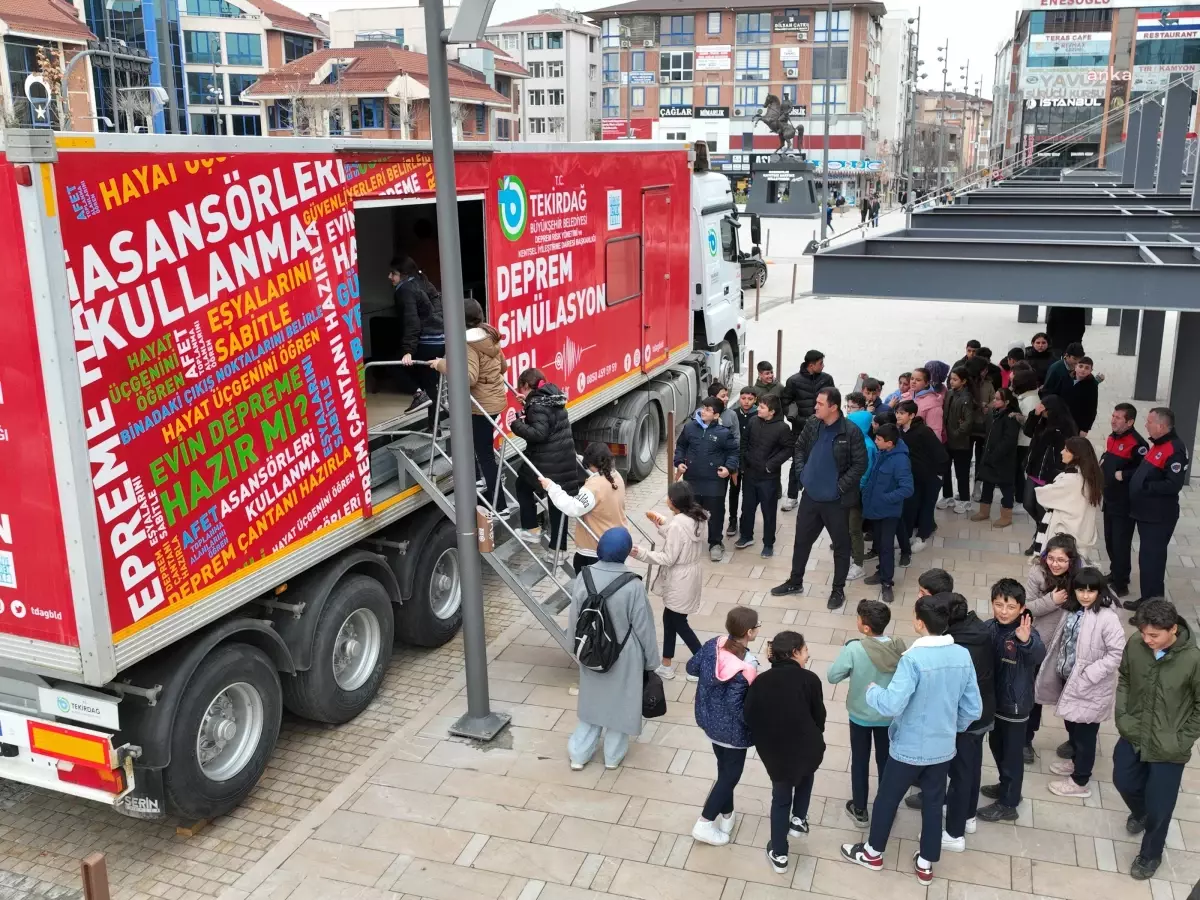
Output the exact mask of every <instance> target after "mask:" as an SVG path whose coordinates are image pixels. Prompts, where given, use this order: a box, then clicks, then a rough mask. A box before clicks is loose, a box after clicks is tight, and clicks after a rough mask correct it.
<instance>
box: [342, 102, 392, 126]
mask: <svg viewBox="0 0 1200 900" xmlns="http://www.w3.org/2000/svg"><path fill="white" fill-rule="evenodd" d="M383 127H384V125H383V98H382V97H363V98H362V99H360V100H359V101H358V103H353V102H351V104H350V130H351V131H362V130H363V129H364V128H383Z"/></svg>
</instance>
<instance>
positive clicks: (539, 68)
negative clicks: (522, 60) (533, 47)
mask: <svg viewBox="0 0 1200 900" xmlns="http://www.w3.org/2000/svg"><path fill="white" fill-rule="evenodd" d="M545 74H546V64H545V63H540V62H531V63H530V64H529V76H530V77H531V78H541V77H542V76H543V75H545Z"/></svg>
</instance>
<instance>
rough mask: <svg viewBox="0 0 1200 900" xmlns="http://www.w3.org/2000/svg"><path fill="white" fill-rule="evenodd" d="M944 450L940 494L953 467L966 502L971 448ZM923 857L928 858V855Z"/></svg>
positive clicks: (945, 492)
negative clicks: (944, 458)
mask: <svg viewBox="0 0 1200 900" xmlns="http://www.w3.org/2000/svg"><path fill="white" fill-rule="evenodd" d="M946 452H947V453H948V454H949V456H950V459H949V461H948V462H947V463H946V467H945V468H944V469H943V470H942V496H943V497H946V498H947V499H949V498H950V497H953V496H954V490H953V487H952V485H951V484H950V472H951V470H952V469H953V471H954V478H955V480H956V481H958V499H959V500H961V501H963V502H964V503H966V502H967V501H969V500H970V499H971V448H970V447H966V448H964V449H962V450H952V449H951V448H950V447H947V448H946ZM925 858H926V859H929V857H928V856H926V857H925Z"/></svg>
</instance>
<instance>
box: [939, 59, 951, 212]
mask: <svg viewBox="0 0 1200 900" xmlns="http://www.w3.org/2000/svg"><path fill="white" fill-rule="evenodd" d="M938 52H939V53H941V54H942V55H941V56H939V57H938V62H940V63H941V64H942V95H941V97H939V98H938V109H937V113H938V116H937V123H938V156H937V191H938V193H939V194H941V192H942V161H943V159H944V158H945V152H946V128H945V125H946V91H947V89H948V88H949V86H950V85H949V75H948V73H949V71H950V68H949V67H950V63H949V62H948V60H949V59H950V41H949V40H947V41H946V43H945V44H943V45H942V46H941V47H938Z"/></svg>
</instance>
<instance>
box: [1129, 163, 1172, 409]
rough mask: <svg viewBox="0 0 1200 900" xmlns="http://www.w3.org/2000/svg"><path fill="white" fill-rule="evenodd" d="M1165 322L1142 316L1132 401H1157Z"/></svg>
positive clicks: (1152, 313) (1162, 317)
mask: <svg viewBox="0 0 1200 900" xmlns="http://www.w3.org/2000/svg"><path fill="white" fill-rule="evenodd" d="M1140 155H1141V154H1140V152H1139V156H1140ZM1166 321H1167V314H1166V313H1165V312H1163V311H1162V310H1161V309H1148V310H1146V311H1145V313H1143V314H1142V341H1141V344H1140V346H1139V347H1138V357H1137V374H1136V375H1135V376H1134V381H1133V399H1134V400H1156V399H1158V366H1159V363H1160V362H1161V361H1162V346H1163V328H1164V326H1165V325H1166Z"/></svg>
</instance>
